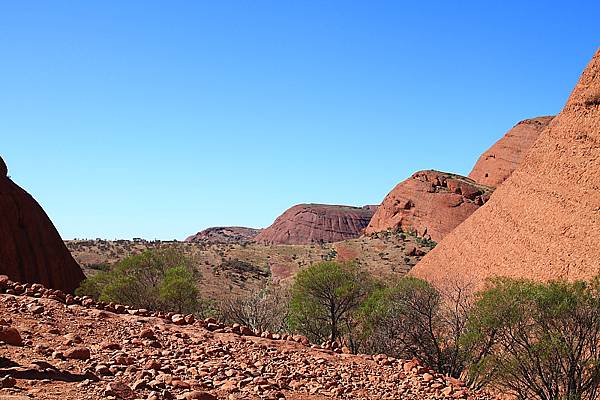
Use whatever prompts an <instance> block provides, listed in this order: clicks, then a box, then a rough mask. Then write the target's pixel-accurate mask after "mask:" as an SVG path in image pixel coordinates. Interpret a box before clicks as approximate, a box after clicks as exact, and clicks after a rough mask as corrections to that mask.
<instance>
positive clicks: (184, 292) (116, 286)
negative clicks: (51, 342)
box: [76, 249, 204, 313]
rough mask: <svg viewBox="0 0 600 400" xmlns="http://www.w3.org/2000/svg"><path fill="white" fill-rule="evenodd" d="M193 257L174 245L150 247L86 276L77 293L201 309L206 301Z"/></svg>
mask: <svg viewBox="0 0 600 400" xmlns="http://www.w3.org/2000/svg"><path fill="white" fill-rule="evenodd" d="M199 278H200V277H199V274H198V273H197V271H196V269H195V267H194V266H193V264H192V262H191V260H190V259H189V258H187V257H186V256H185V255H184V254H183V253H181V252H179V251H177V250H174V249H154V250H147V251H145V252H143V253H141V254H138V255H133V256H130V257H127V258H125V259H124V260H122V261H121V262H119V263H118V264H117V265H115V266H114V267H113V268H112V269H111V270H109V271H101V272H98V273H97V274H95V275H94V276H91V277H89V278H87V279H86V280H84V281H83V282H82V284H81V286H80V287H79V288H78V289H77V292H76V293H77V294H78V295H88V296H91V297H93V298H95V299H98V300H101V301H107V302H115V303H120V304H127V305H130V306H132V307H136V308H146V309H151V310H163V311H177V312H186V313H191V312H200V311H201V310H203V308H204V304H203V302H202V301H201V299H200V296H199V291H198V288H197V286H196V282H197V280H198V279H199Z"/></svg>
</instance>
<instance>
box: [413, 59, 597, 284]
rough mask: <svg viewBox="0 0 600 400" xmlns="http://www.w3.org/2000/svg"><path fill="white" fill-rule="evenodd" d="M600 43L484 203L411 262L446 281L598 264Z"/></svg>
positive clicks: (535, 275)
mask: <svg viewBox="0 0 600 400" xmlns="http://www.w3.org/2000/svg"><path fill="white" fill-rule="evenodd" d="M598 171H600V50H599V51H598V52H597V53H596V55H595V56H594V57H593V59H592V60H591V62H590V63H589V64H588V66H587V68H586V69H585V71H584V72H583V74H582V75H581V78H580V79H579V82H578V83H577V85H576V87H575V89H574V90H573V92H572V93H571V96H570V97H569V99H568V101H567V103H566V105H565V107H564V109H563V110H562V112H561V113H560V114H559V115H558V116H557V117H555V118H554V120H553V121H552V123H551V124H550V125H549V126H548V128H547V129H545V130H544V131H543V132H542V133H541V134H540V136H539V138H538V139H537V141H536V142H535V144H534V145H533V146H532V148H531V150H530V151H529V153H528V154H527V156H526V157H525V159H524V161H523V162H522V163H521V165H520V166H519V167H518V168H517V169H516V170H515V172H514V173H513V174H512V175H511V176H510V178H508V179H507V180H506V181H505V182H504V183H503V184H502V185H501V186H500V187H499V188H498V189H497V190H496V191H495V193H494V194H493V195H492V197H491V199H490V200H489V201H488V203H487V204H486V205H485V206H483V207H481V208H480V209H479V210H477V211H476V212H475V213H474V214H473V215H472V216H471V217H470V218H469V219H468V220H466V221H465V222H464V223H463V224H461V225H460V226H459V227H458V228H456V229H455V230H454V231H453V232H452V233H451V234H450V235H448V236H447V237H446V238H445V239H444V240H443V241H442V242H441V243H440V244H439V245H438V246H437V247H436V248H435V249H434V250H433V251H432V252H430V253H429V254H428V255H427V256H426V257H425V258H424V259H423V260H422V261H421V262H420V263H419V264H417V266H416V267H415V268H414V269H413V270H412V272H411V273H412V274H414V275H416V276H419V277H423V278H426V279H429V280H431V281H434V282H437V283H440V284H443V283H444V282H447V281H448V280H450V279H456V278H460V279H462V280H468V281H472V282H474V283H475V284H477V285H481V284H482V282H483V280H484V279H486V278H487V277H490V276H498V275H501V276H512V277H525V278H532V279H537V280H548V279H556V278H565V279H579V278H590V277H592V276H594V275H596V274H598V273H599V272H600V247H599V246H598V243H600V174H598Z"/></svg>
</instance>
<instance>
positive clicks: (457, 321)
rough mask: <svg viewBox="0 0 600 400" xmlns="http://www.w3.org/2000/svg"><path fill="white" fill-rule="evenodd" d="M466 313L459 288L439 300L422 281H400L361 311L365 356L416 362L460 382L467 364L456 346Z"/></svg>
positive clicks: (378, 292) (373, 297)
mask: <svg viewBox="0 0 600 400" xmlns="http://www.w3.org/2000/svg"><path fill="white" fill-rule="evenodd" d="M468 310H469V301H468V298H467V297H466V295H465V292H464V290H463V289H462V288H459V287H457V288H456V290H453V291H451V292H450V293H448V294H447V295H443V294H441V293H440V292H439V291H438V290H437V289H436V288H434V287H433V286H432V285H431V284H429V283H427V282H426V281H423V280H421V279H417V278H414V277H404V278H401V279H400V280H399V281H398V282H396V283H395V284H393V285H390V286H388V287H383V288H380V289H378V290H376V291H374V292H373V293H372V295H371V296H370V297H369V298H368V299H367V301H365V303H363V305H362V306H361V311H360V316H361V321H362V324H361V331H362V335H363V337H364V349H363V351H366V352H369V353H385V354H388V355H391V356H395V357H400V358H408V359H410V358H413V357H416V358H418V359H419V360H422V361H423V362H425V363H426V364H427V365H429V366H431V367H433V368H435V369H436V370H438V371H440V372H443V373H445V374H448V375H451V376H454V377H459V376H460V374H461V372H462V371H463V369H464V368H465V365H466V362H467V353H466V352H465V349H464V348H462V347H461V342H460V340H461V335H462V334H463V332H464V327H465V324H466V321H467V317H468Z"/></svg>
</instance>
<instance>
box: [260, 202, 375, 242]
mask: <svg viewBox="0 0 600 400" xmlns="http://www.w3.org/2000/svg"><path fill="white" fill-rule="evenodd" d="M375 209H376V206H364V207H350V206H337V205H327V204H298V205H296V206H294V207H292V208H290V209H288V210H287V211H286V212H284V213H283V214H282V215H280V216H279V217H277V219H276V220H275V222H274V223H273V225H271V226H270V227H268V228H266V229H264V230H263V231H262V232H261V233H260V234H259V235H258V236H256V241H257V242H259V243H266V244H310V243H332V242H339V241H341V240H346V239H353V238H356V237H359V236H360V235H361V234H362V233H363V232H364V229H365V228H366V227H367V225H368V224H369V221H370V220H371V217H372V216H373V213H374V212H375Z"/></svg>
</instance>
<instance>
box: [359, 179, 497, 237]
mask: <svg viewBox="0 0 600 400" xmlns="http://www.w3.org/2000/svg"><path fill="white" fill-rule="evenodd" d="M491 191H492V189H491V188H489V187H487V186H483V185H479V184H477V183H476V182H474V181H473V180H471V179H469V178H465V177H463V176H460V175H454V174H449V173H445V172H439V171H432V170H429V171H419V172H416V173H415V174H413V175H412V176H411V177H410V178H408V179H406V180H405V181H403V182H400V183H399V184H398V185H397V186H396V187H395V188H394V189H393V190H392V191H391V192H390V193H389V194H388V195H387V196H386V197H385V199H384V200H383V202H382V203H381V206H379V208H378V210H377V212H376V213H375V215H374V216H373V218H372V219H371V222H370V223H369V226H368V227H367V229H366V233H367V234H371V233H375V232H381V231H385V230H388V229H392V230H393V229H401V230H403V231H410V232H414V233H416V234H417V235H419V236H423V237H426V238H429V239H432V240H434V241H438V240H441V239H442V238H443V237H444V236H446V235H447V234H448V233H450V232H451V231H452V230H453V229H454V228H456V227H457V226H458V225H459V224H460V223H461V222H463V221H464V220H465V219H467V218H468V217H469V216H470V215H471V214H473V212H474V211H475V210H477V209H478V208H479V207H480V206H481V205H483V204H484V203H485V202H486V201H487V200H488V198H489V196H490V193H491Z"/></svg>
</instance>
